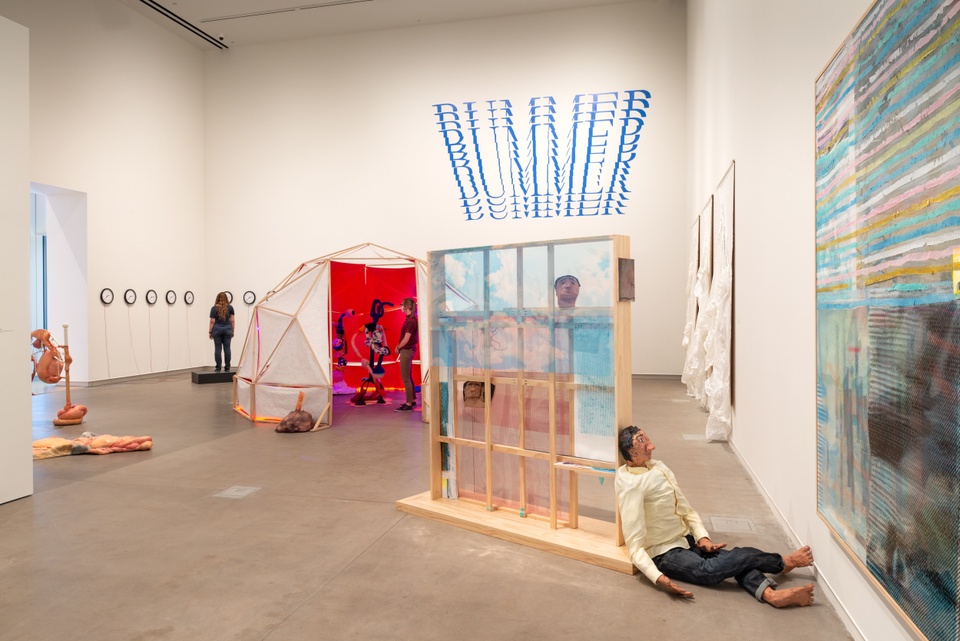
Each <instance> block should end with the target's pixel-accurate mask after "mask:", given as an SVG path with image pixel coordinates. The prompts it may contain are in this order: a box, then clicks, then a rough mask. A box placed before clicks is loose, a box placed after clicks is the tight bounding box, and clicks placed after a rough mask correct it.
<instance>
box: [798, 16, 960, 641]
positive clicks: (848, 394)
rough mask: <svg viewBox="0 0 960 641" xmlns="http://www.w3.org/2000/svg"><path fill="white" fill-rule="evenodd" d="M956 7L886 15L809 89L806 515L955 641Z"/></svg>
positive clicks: (854, 38)
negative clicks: (810, 370)
mask: <svg viewBox="0 0 960 641" xmlns="http://www.w3.org/2000/svg"><path fill="white" fill-rule="evenodd" d="M958 112H960V0H952V1H950V2H936V1H929V0H901V1H897V0H881V1H878V2H877V3H875V4H874V5H873V6H872V7H871V9H870V10H869V11H868V12H867V14H866V15H865V16H864V18H863V20H862V21H861V22H860V24H859V25H858V26H857V27H856V28H855V29H854V31H853V32H852V33H851V34H850V36H849V37H848V38H847V40H846V41H845V42H844V43H843V45H842V47H841V48H840V50H839V51H838V53H837V55H836V57H835V58H834V59H833V60H832V61H831V62H830V63H829V65H828V66H827V67H826V69H825V70H824V72H823V74H822V75H821V76H820V78H819V79H818V80H817V83H816V269H817V272H816V277H817V294H816V301H817V508H818V512H819V513H820V515H821V517H822V518H823V519H824V521H825V522H826V523H827V524H828V526H829V527H830V528H832V529H833V530H834V532H835V533H836V534H837V536H838V537H839V538H840V539H841V540H842V541H843V542H844V543H845V544H846V545H847V547H848V548H849V550H850V552H851V554H852V555H853V556H855V557H856V558H857V559H858V560H859V561H860V562H861V563H862V564H863V567H864V568H865V569H866V571H868V572H869V574H870V575H871V576H872V577H873V578H874V579H875V580H876V582H877V583H878V584H879V585H880V586H881V587H882V589H883V590H885V591H886V592H887V593H888V594H889V596H890V597H891V599H892V600H893V601H894V602H895V603H896V604H897V606H899V609H900V611H901V614H902V615H905V616H906V617H907V622H908V624H909V625H911V626H914V627H915V628H916V630H917V631H919V633H920V634H922V635H923V636H925V637H926V638H928V639H957V638H958V629H957V619H958V611H957V578H958V563H960V558H958V557H960V555H958V541H960V507H958V503H960V502H958V491H957V489H958V475H960V458H958V438H960V431H958V426H960V422H958V418H960V415H958V405H960V404H958V400H960V399H958V389H960V308H958V296H960V289H958V281H960V279H958V277H957V274H958V273H960V263H958V257H960V144H958V143H960V136H958V134H960V113H958Z"/></svg>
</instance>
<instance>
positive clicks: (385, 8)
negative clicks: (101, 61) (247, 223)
mask: <svg viewBox="0 0 960 641" xmlns="http://www.w3.org/2000/svg"><path fill="white" fill-rule="evenodd" d="M649 1H659V0H649ZM120 2H123V3H124V4H125V5H128V6H130V7H131V8H134V9H136V10H137V11H139V12H141V13H143V14H144V15H145V16H148V17H149V18H150V19H152V20H155V21H156V22H158V23H159V24H161V25H163V26H164V27H165V28H168V29H170V30H171V31H173V32H175V33H177V34H178V35H180V36H182V37H183V38H184V39H186V40H188V41H189V42H191V43H193V44H196V45H197V46H199V47H202V48H205V49H223V48H232V47H242V46H244V45H253V44H262V43H267V42H278V41H282V40H296V39H299V38H313V37H317V36H330V35H338V34H345V33H357V32H361V31H377V30H380V29H393V28H397V27H412V26H417V25H428V24H439V23H444V22H458V21H461V20H475V19H482V18H495V17H501V16H513V15H520V14H525V13H539V12H542V11H555V10H560V9H573V8H579V7H591V6H598V5H605V4H621V3H622V2H623V0H619V1H618V0H120Z"/></svg>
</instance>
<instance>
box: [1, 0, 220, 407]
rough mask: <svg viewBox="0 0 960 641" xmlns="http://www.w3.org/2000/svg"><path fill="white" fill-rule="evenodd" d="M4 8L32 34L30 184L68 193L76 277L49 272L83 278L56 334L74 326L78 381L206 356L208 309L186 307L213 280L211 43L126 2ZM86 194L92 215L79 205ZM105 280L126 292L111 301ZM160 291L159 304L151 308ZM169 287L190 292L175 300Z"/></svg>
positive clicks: (57, 307)
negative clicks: (208, 162) (106, 299)
mask: <svg viewBox="0 0 960 641" xmlns="http://www.w3.org/2000/svg"><path fill="white" fill-rule="evenodd" d="M0 16H4V17H5V18H7V19H9V20H11V21H13V22H16V23H18V24H20V25H22V26H24V27H27V28H28V29H29V33H30V67H29V68H30V163H29V172H30V174H29V180H30V181H31V182H32V183H34V184H36V185H40V186H41V187H40V188H41V189H42V190H44V192H45V193H53V194H60V195H61V196H60V197H59V202H57V203H53V204H52V206H53V209H54V211H55V212H56V214H57V215H58V216H60V215H61V214H63V218H62V221H61V222H62V225H61V226H59V227H58V228H57V233H58V234H59V233H61V232H62V233H64V234H66V233H69V234H70V235H71V238H70V239H69V242H66V239H65V238H64V237H63V236H60V237H59V240H58V241H57V245H58V246H59V247H61V248H62V250H63V251H65V252H67V253H66V254H61V253H58V254H56V255H55V256H54V257H52V258H51V262H52V265H51V267H52V266H53V264H56V265H66V267H62V269H69V270H76V272H75V273H71V274H67V275H62V274H51V277H50V279H51V285H52V286H53V287H61V286H62V287H64V288H69V287H72V286H73V285H74V284H75V283H77V282H78V281H81V280H82V279H83V278H85V280H86V289H85V291H83V292H82V295H83V296H84V297H85V298H86V309H84V308H83V305H76V306H72V305H70V304H69V303H65V302H64V301H65V300H69V296H67V297H61V298H58V300H57V301H55V302H53V301H52V302H51V318H50V324H51V325H52V326H51V327H50V329H51V331H52V332H53V333H54V335H55V336H56V337H58V338H60V334H61V333H62V327H61V326H62V324H63V323H67V324H69V325H70V327H71V331H70V346H71V354H72V355H73V358H74V361H75V367H76V368H77V369H75V370H74V369H72V370H71V380H76V381H77V382H83V381H84V380H89V381H98V380H103V379H107V378H122V377H126V376H135V375H138V374H146V373H149V372H151V371H156V372H161V371H166V370H167V369H182V368H186V367H190V366H195V365H201V364H203V363H205V362H206V360H208V359H207V358H205V357H206V356H207V351H208V345H207V344H206V341H207V331H206V316H207V315H208V313H209V305H208V306H207V308H206V309H200V307H202V306H199V305H195V306H194V307H193V308H192V309H190V310H188V309H187V308H186V307H185V306H184V305H183V302H182V294H183V292H184V291H185V290H187V289H192V290H194V291H195V292H197V295H198V296H197V298H198V301H199V300H202V294H204V293H205V288H206V277H205V274H204V265H205V263H204V252H205V251H207V246H206V244H205V238H204V221H203V217H204V147H203V146H204V135H203V125H204V123H203V118H204V112H203V62H202V60H203V53H202V51H201V50H200V49H199V48H197V47H195V46H194V45H192V44H190V43H188V42H186V41H185V40H184V39H183V38H181V37H179V36H177V35H176V34H173V33H171V32H169V31H167V30H165V29H163V28H161V27H160V26H158V25H157V24H155V23H154V22H152V21H150V20H148V19H147V18H145V17H144V16H142V15H140V14H139V13H136V12H135V11H132V10H131V9H129V8H128V7H126V6H124V5H123V4H121V3H120V2H117V0H77V1H74V0H71V1H67V0H37V1H32V2H20V1H17V0H0ZM63 194H70V196H69V197H65V196H63ZM24 202H27V200H26V196H25V200H24ZM83 202H85V207H86V212H85V220H84V219H83V216H84V214H83V212H82V209H81V210H78V209H77V208H76V207H75V206H74V205H75V204H76V203H83ZM48 211H49V209H48ZM23 215H24V217H25V220H27V221H29V208H28V207H25V208H24V213H23ZM83 234H85V238H80V236H81V235H83ZM50 240H51V241H54V240H55V239H53V238H51V239H50ZM61 241H63V242H61ZM71 247H74V248H76V247H85V257H84V251H74V250H72V249H70V248H71ZM228 258H229V257H228ZM83 260H86V263H87V264H86V274H85V276H84V275H83V274H82V273H81V271H82V269H83V266H82V265H80V264H79V262H78V261H83ZM56 283H59V285H57V284H56ZM104 287H109V288H111V289H112V290H113V291H114V293H115V295H116V298H117V300H116V302H114V303H113V304H112V305H111V306H109V307H107V308H105V307H104V306H103V305H101V304H100V290H101V289H102V288H104ZM127 288H132V289H134V290H136V292H137V295H138V300H137V303H136V304H135V305H133V306H131V307H127V306H126V305H124V304H123V302H122V294H123V291H124V290H125V289H127ZM151 288H152V289H155V290H157V291H158V292H159V293H160V296H161V302H160V303H158V304H157V305H156V306H155V307H153V308H148V306H147V305H146V303H145V302H144V293H145V292H146V290H148V289H151ZM168 289H173V290H175V291H176V292H177V293H178V297H179V299H180V300H178V303H177V304H176V305H175V306H174V307H172V308H167V306H166V304H165V303H163V302H162V300H163V299H162V297H163V294H164V293H165V292H166V290H168ZM52 293H53V292H52ZM72 295H75V293H74V294H72ZM54 316H55V318H54ZM84 316H86V318H84ZM74 328H76V329H74ZM28 333H29V332H28ZM23 340H24V341H26V338H23ZM85 370H86V372H85ZM74 372H77V376H74V375H73V374H74ZM84 373H85V374H86V377H81V375H82V374H84ZM91 409H92V411H95V409H93V408H91Z"/></svg>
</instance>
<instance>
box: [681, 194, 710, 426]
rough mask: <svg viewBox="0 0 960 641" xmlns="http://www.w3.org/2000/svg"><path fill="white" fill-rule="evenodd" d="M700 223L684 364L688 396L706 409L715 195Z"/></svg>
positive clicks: (704, 210)
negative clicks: (693, 310) (693, 312)
mask: <svg viewBox="0 0 960 641" xmlns="http://www.w3.org/2000/svg"><path fill="white" fill-rule="evenodd" d="M698 221H699V222H698V224H697V232H698V238H697V247H698V256H697V275H696V279H695V281H694V285H693V295H694V298H695V299H696V310H697V314H696V320H695V321H694V323H693V335H692V337H691V341H690V343H689V344H688V345H687V358H686V363H685V374H686V377H685V379H684V380H685V382H686V383H687V390H688V394H690V395H691V396H693V397H694V398H696V399H697V400H698V401H700V406H701V407H705V406H706V396H705V392H704V389H703V384H704V382H705V381H706V379H707V353H706V344H705V343H706V340H707V332H708V331H709V325H708V323H707V321H706V312H707V304H708V303H709V301H710V277H711V274H712V273H713V254H712V248H713V196H710V200H708V201H707V204H706V205H705V206H704V208H703V211H701V212H700V217H699V218H698Z"/></svg>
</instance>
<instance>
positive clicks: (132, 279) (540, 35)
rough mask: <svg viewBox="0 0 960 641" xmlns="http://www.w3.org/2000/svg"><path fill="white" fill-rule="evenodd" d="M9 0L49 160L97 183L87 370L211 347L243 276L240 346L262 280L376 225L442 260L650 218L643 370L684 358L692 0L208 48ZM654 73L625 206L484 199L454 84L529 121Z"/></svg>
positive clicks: (69, 9)
mask: <svg viewBox="0 0 960 641" xmlns="http://www.w3.org/2000/svg"><path fill="white" fill-rule="evenodd" d="M0 15H3V16H6V17H8V18H9V19H11V20H14V21H16V22H18V23H20V24H23V25H25V26H27V27H28V28H29V29H30V30H31V72H30V73H31V99H32V107H31V167H30V179H31V181H33V182H34V183H36V184H38V185H42V186H43V187H44V189H50V190H67V191H69V192H70V193H72V194H76V195H78V197H79V198H81V199H83V198H85V199H86V241H87V245H86V259H87V262H88V264H87V271H86V282H87V288H86V292H85V295H86V298H87V300H86V302H87V308H88V311H87V331H86V332H85V333H82V332H80V331H78V332H73V331H71V333H70V342H71V347H72V348H73V349H72V351H73V354H74V358H75V360H76V361H77V362H85V363H87V368H88V373H87V380H89V381H100V380H104V379H117V378H123V377H126V376H136V375H139V374H146V373H150V372H162V371H167V370H173V369H181V368H184V367H191V366H198V365H204V364H210V361H211V360H212V359H211V355H210V353H209V352H210V351H211V349H210V344H209V341H208V340H207V334H206V323H207V320H206V319H207V315H208V312H209V308H210V305H211V304H212V302H213V298H214V295H215V294H216V292H217V291H219V290H229V291H231V292H232V293H233V294H234V299H235V300H234V306H235V308H236V312H237V321H238V322H237V325H238V327H237V335H238V338H237V339H236V340H235V343H234V349H235V350H237V351H239V349H240V347H241V343H242V337H243V336H244V332H245V329H246V325H247V322H248V320H249V318H250V308H249V307H248V306H246V305H244V304H243V302H242V300H241V295H242V293H243V292H244V291H246V290H252V291H254V292H255V293H256V294H257V296H258V297H260V296H262V295H263V294H264V293H265V292H266V291H267V290H269V289H270V288H272V287H273V286H274V285H276V284H277V283H278V282H279V281H280V280H281V279H282V278H283V277H284V276H286V275H287V274H288V273H289V272H290V271H291V270H292V269H293V268H294V267H295V266H296V265H297V264H299V263H300V262H302V261H305V260H309V259H311V258H314V257H316V256H320V255H323V254H326V253H329V252H331V251H336V250H340V249H344V248H347V247H350V246H352V245H355V244H359V243H363V242H374V243H377V244H381V245H384V246H386V247H389V248H391V249H395V250H397V251H400V252H403V253H407V254H410V255H413V256H417V257H421V258H425V257H426V253H427V251H429V250H430V249H443V248H450V247H457V246H474V245H486V244H496V243H507V242H518V241H525V240H541V239H555V238H565V237H582V236H594V235H607V234H625V235H629V236H630V238H631V252H632V255H633V256H634V257H635V258H636V259H637V302H636V303H635V304H634V310H635V313H634V322H633V334H634V337H633V371H634V372H635V373H650V374H677V373H678V372H679V371H680V368H681V365H682V359H683V354H682V351H681V348H680V340H681V338H682V336H681V333H682V325H683V314H684V309H685V307H684V305H685V303H684V278H685V268H686V262H685V261H686V259H685V256H684V255H683V252H682V251H680V252H678V251H676V249H675V248H676V247H682V246H683V238H684V237H685V228H684V227H685V225H686V222H687V221H686V212H685V204H684V202H683V199H682V198H681V197H680V194H682V193H683V191H684V187H685V177H684V170H685V153H686V138H685V129H684V127H685V122H686V121H685V113H686V97H685V93H686V83H685V68H686V60H685V55H686V44H685V30H686V18H685V5H684V2H683V1H682V0H645V1H641V2H631V3H624V4H614V5H609V6H604V7H599V8H594V9H585V10H573V11H558V12H551V13H544V14H533V15H526V16H519V17H513V18H504V19H493V20H480V21H471V22H466V23H454V24H446V25H432V26H425V27H421V28H411V29H398V30H391V31H381V32H375V33H367V34H357V35H349V36H342V37H331V38H320V39H312V40H303V41H296V42H291V43H284V44H276V45H266V46H260V47H248V48H244V47H238V48H233V49H230V50H227V51H208V52H206V53H201V51H200V49H199V48H197V47H195V46H193V45H192V44H190V43H188V42H187V41H186V40H185V39H183V38H180V37H178V36H176V35H175V34H172V33H170V32H169V31H167V30H165V29H163V28H161V27H160V26H158V25H156V24H154V23H153V22H151V21H150V20H148V19H146V18H145V17H143V16H142V15H140V14H138V13H136V12H135V11H132V10H131V9H129V8H128V7H126V6H124V5H123V4H122V3H120V2H117V1H116V0H71V1H67V0H43V1H41V2H32V3H24V2H18V1H16V0H0ZM632 89H644V90H647V91H649V92H650V93H651V99H650V107H649V109H647V110H646V112H647V113H646V118H645V122H644V126H643V129H642V131H641V135H640V140H639V145H638V148H637V156H636V158H635V159H634V160H633V161H632V163H631V167H630V173H629V175H627V176H626V178H625V181H624V183H625V186H626V188H627V189H629V192H630V193H629V194H628V195H629V198H630V200H629V202H628V203H627V206H626V208H625V210H624V211H625V214H624V215H615V216H609V217H606V216H605V217H599V216H598V217H582V218H570V219H548V220H531V219H526V220H504V221H491V220H489V219H486V220H479V221H474V222H468V221H466V220H464V215H463V213H462V211H461V210H460V208H459V201H458V199H457V196H458V193H457V188H456V183H455V181H454V174H453V170H452V166H451V162H450V160H449V157H448V153H447V150H446V149H445V148H444V146H443V144H442V139H441V136H440V133H439V131H438V126H437V124H436V116H435V114H434V111H435V109H434V107H433V105H434V104H437V103H444V102H448V103H461V104H462V103H464V102H467V101H484V100H491V99H501V98H503V99H509V100H511V101H512V103H513V105H514V108H515V112H516V115H517V121H518V122H520V123H522V122H523V120H524V117H525V114H526V109H527V106H526V105H527V102H528V101H529V100H530V98H531V97H536V96H553V97H555V98H556V100H557V101H558V110H559V112H560V114H561V115H562V116H563V117H566V118H569V113H570V109H571V106H570V105H571V100H572V98H573V96H574V95H576V94H583V93H591V92H598V93H599V92H614V91H615V92H621V95H622V92H625V91H628V90H632ZM559 124H561V125H562V126H568V123H559ZM615 142H616V141H613V140H611V141H610V144H611V145H613V144H615ZM524 143H525V141H524V140H520V144H521V145H522V144H524ZM523 151H524V150H521V152H523ZM68 280H74V279H68ZM104 287H109V288H111V289H112V290H113V292H114V295H115V297H116V302H114V303H113V304H112V305H110V306H109V307H104V306H103V305H101V304H100V301H99V294H100V290H101V289H102V288H104ZM127 288H132V289H134V290H135V291H136V292H137V295H138V300H137V303H136V304H134V305H133V306H127V305H124V304H123V302H122V294H123V291H124V290H125V289H127ZM151 288H152V289H155V290H156V291H157V292H158V294H159V295H160V298H161V302H160V303H158V304H157V305H156V306H155V307H153V308H149V307H148V306H147V305H146V304H145V302H144V293H145V292H146V290H147V289H151ZM168 289H173V290H174V291H175V292H176V293H177V296H178V302H177V303H176V304H175V305H174V306H173V307H168V306H167V305H166V304H165V303H164V302H163V295H164V293H165V292H166V290H168ZM188 289H189V290H192V291H193V292H194V293H195V295H196V300H197V302H196V304H195V305H194V306H193V307H190V308H187V307H186V306H184V304H183V293H184V291H186V290H188ZM71 312H73V314H71ZM82 313H83V312H82V310H80V309H77V310H72V309H70V306H69V305H68V306H67V309H64V310H63V315H62V317H61V316H60V315H59V313H58V318H57V327H55V328H53V329H54V331H55V333H56V331H58V328H59V325H60V324H61V323H63V322H66V323H68V324H70V325H71V327H74V326H77V327H78V329H79V328H80V327H82V325H83V323H82V322H81V321H80V320H76V316H77V315H79V314H82ZM73 378H74V380H77V381H78V382H82V381H83V380H84V379H82V378H79V377H73Z"/></svg>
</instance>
